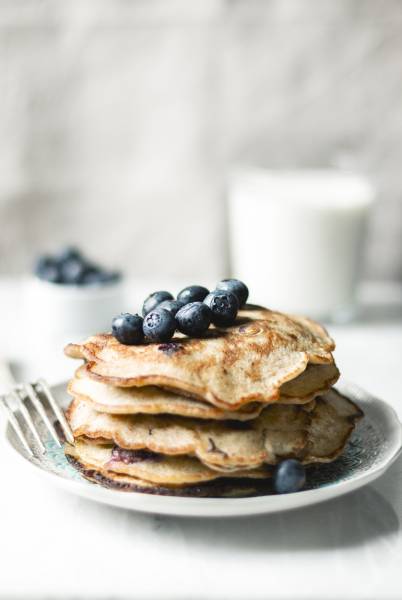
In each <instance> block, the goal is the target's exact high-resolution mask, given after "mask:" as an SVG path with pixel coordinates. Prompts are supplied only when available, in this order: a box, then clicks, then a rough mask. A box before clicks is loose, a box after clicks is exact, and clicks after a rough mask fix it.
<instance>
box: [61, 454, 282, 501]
mask: <svg viewBox="0 0 402 600" xmlns="http://www.w3.org/2000/svg"><path fill="white" fill-rule="evenodd" d="M67 459H68V461H69V462H70V463H71V464H72V466H73V467H74V468H75V469H77V471H79V472H80V473H81V475H82V476H83V477H85V479H87V480H88V481H91V482H92V483H97V484H99V485H102V486H103V487H106V488H109V489H113V490H118V491H123V492H141V493H145V494H155V495H159V496H190V497H193V498H244V497H250V496H260V495H262V494H267V493H272V487H271V481H270V479H264V480H258V479H240V478H231V479H222V478H221V479H215V480H213V481H209V482H206V483H201V484H199V485H192V486H181V487H168V486H162V485H156V484H155V483H151V482H150V481H144V480H143V479H138V478H137V477H130V475H121V474H119V473H113V472H112V471H103V470H102V469H100V468H98V469H94V468H93V467H88V466H85V465H83V464H82V463H80V462H79V461H78V460H77V459H75V458H73V457H72V456H67Z"/></svg>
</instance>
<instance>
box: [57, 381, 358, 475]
mask: <svg viewBox="0 0 402 600" xmlns="http://www.w3.org/2000/svg"><path fill="white" fill-rule="evenodd" d="M306 408H307V407H306ZM306 408H305V407H304V406H303V405H302V406H291V405H281V404H275V405H271V406H268V407H266V408H265V409H264V410H263V411H262V413H261V414H260V416H259V417H258V418H256V419H254V420H252V421H249V422H247V423H239V422H236V421H226V422H217V421H213V420H209V421H202V420H199V419H198V420H197V419H189V418H183V417H177V416H168V415H156V416H150V415H135V416H114V415H109V414H104V413H98V412H96V411H95V410H94V409H93V407H92V406H91V404H90V403H88V402H83V401H80V400H78V399H75V400H74V401H73V402H72V403H71V405H70V407H69V409H68V411H67V418H68V421H69V423H70V426H71V429H72V431H73V434H74V437H76V438H78V439H82V438H84V439H86V440H87V441H90V440H93V441H94V442H95V443H99V442H101V443H103V444H104V443H110V444H111V443H113V444H116V445H118V446H119V447H121V448H123V449H128V450H147V451H151V452H153V453H160V454H163V455H164V456H166V457H167V456H189V457H196V458H197V459H198V460H199V461H201V462H202V463H203V464H204V465H205V466H207V467H208V468H209V469H212V470H216V471H220V472H232V473H233V472H234V471H237V470H239V469H255V468H258V467H261V466H263V465H264V464H269V465H276V464H277V463H278V462H280V461H281V460H283V459H285V458H297V459H299V460H300V461H301V462H303V463H305V464H309V463H315V462H330V461H331V460H334V458H336V457H337V456H339V454H340V453H341V452H342V451H343V448H344V446H345V444H346V441H347V439H348V437H349V435H350V433H351V432H352V430H353V428H354V426H355V423H356V421H357V420H358V419H359V418H360V417H361V416H362V413H361V411H360V410H359V409H358V408H357V407H356V405H355V404H354V403H353V402H351V401H350V400H349V399H347V398H345V397H344V396H342V395H341V394H339V393H338V392H336V391H335V390H331V391H330V392H328V393H327V394H326V395H325V396H323V397H319V398H317V399H316V401H314V402H313V407H312V408H311V407H308V409H307V410H306ZM142 476H143V475H142ZM145 478H146V477H145Z"/></svg>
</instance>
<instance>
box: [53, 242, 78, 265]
mask: <svg viewBox="0 0 402 600" xmlns="http://www.w3.org/2000/svg"><path fill="white" fill-rule="evenodd" d="M56 260H57V261H58V262H59V263H62V262H64V261H66V260H76V261H83V257H82V254H81V252H80V251H79V250H78V248H75V247H74V246H66V247H65V248H63V249H62V250H61V252H59V254H58V255H57V257H56Z"/></svg>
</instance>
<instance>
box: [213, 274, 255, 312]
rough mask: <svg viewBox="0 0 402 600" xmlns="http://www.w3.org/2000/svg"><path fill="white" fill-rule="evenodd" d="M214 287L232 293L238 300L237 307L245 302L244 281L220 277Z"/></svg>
mask: <svg viewBox="0 0 402 600" xmlns="http://www.w3.org/2000/svg"><path fill="white" fill-rule="evenodd" d="M216 289H217V290H222V291H224V292H231V293H232V294H234V295H235V296H236V298H237V300H238V302H239V308H241V307H242V306H243V305H244V304H245V303H246V302H247V298H248V287H247V286H246V284H245V283H243V282H242V281H239V279H222V281H220V282H219V283H218V285H217V286H216Z"/></svg>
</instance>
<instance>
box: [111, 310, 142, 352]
mask: <svg viewBox="0 0 402 600" xmlns="http://www.w3.org/2000/svg"><path fill="white" fill-rule="evenodd" d="M142 325H143V319H142V317H140V316H139V315H132V314H130V313H122V314H121V315H119V316H118V317H115V318H114V319H113V321H112V334H113V335H114V337H115V338H116V340H118V341H119V342H120V343H121V344H125V345H126V346H133V345H135V344H141V342H143V341H144V332H143V329H142Z"/></svg>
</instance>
